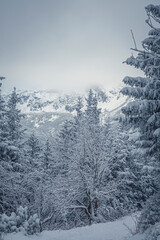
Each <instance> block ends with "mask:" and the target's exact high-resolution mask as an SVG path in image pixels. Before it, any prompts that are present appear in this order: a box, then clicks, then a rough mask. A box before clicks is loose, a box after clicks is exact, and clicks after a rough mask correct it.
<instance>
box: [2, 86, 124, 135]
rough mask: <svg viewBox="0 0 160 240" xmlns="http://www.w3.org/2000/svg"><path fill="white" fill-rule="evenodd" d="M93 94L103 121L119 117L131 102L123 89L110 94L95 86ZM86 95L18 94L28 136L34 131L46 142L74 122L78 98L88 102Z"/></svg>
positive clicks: (112, 91) (40, 92) (111, 91)
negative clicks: (122, 109)
mask: <svg viewBox="0 0 160 240" xmlns="http://www.w3.org/2000/svg"><path fill="white" fill-rule="evenodd" d="M93 91H94V93H95V94H96V95H97V97H98V101H99V103H98V105H99V106H98V107H99V108H101V111H102V114H101V120H102V122H104V121H105V119H106V118H107V117H113V116H115V117H116V116H119V114H120V109H121V107H122V106H124V105H125V104H126V103H127V102H128V99H127V98H126V97H124V96H123V95H122V94H120V92H119V91H120V89H112V90H109V91H107V90H105V89H102V88H99V87H96V88H94V89H93ZM87 94H88V92H84V93H70V94H66V93H60V92H55V91H36V92H28V91H25V92H18V95H19V98H20V103H19V106H18V107H19V109H21V111H22V113H24V114H25V118H24V120H23V122H22V124H23V126H24V127H25V128H26V129H27V135H29V134H31V133H32V132H33V131H34V132H35V134H36V135H37V136H38V137H41V138H43V139H46V138H48V137H49V136H52V135H53V134H55V132H57V131H59V129H60V128H61V125H62V124H63V122H64V121H65V120H66V119H72V118H73V116H74V115H75V112H76V111H75V108H76V104H77V99H78V97H81V98H82V100H83V102H84V103H85V98H86V97H87ZM7 97H8V96H6V98H7Z"/></svg>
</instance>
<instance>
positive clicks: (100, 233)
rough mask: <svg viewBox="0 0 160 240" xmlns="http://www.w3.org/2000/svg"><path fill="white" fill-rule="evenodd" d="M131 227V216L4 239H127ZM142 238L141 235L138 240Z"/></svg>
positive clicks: (132, 222) (11, 235)
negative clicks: (69, 228) (86, 225)
mask: <svg viewBox="0 0 160 240" xmlns="http://www.w3.org/2000/svg"><path fill="white" fill-rule="evenodd" d="M129 229H132V230H133V231H134V229H135V222H134V219H133V218H132V217H131V216H128V217H124V218H121V219H119V220H117V221H114V222H108V223H101V224H93V225H92V226H88V227H81V228H75V229H71V230H65V231H63V230H58V231H43V232H42V233H41V234H40V235H37V236H36V235H34V236H24V235H23V234H22V233H15V234H14V233H12V234H8V235H6V236H5V238H4V240H29V239H32V240H82V239H83V240H127V239H128V238H129V237H130V235H131V233H130V231H129ZM136 239H137V238H136ZM141 239H142V238H140V237H139V238H138V239H137V240H141Z"/></svg>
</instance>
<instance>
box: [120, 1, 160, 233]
mask: <svg viewBox="0 0 160 240" xmlns="http://www.w3.org/2000/svg"><path fill="white" fill-rule="evenodd" d="M145 10H146V13H147V17H148V18H147V20H146V23H147V24H148V26H149V27H150V31H149V33H148V35H149V36H148V37H147V38H146V39H144V40H143V41H142V47H143V50H138V49H133V50H135V51H136V52H137V53H138V54H137V56H136V57H134V56H131V57H130V58H128V59H127V60H126V61H125V63H126V64H128V65H131V66H134V67H135V68H139V69H141V70H142V71H143V72H144V74H145V76H146V77H145V78H142V77H136V78H134V77H125V78H124V80H123V82H124V83H125V84H126V85H128V86H127V87H125V88H123V89H122V93H123V94H124V95H127V96H129V97H133V98H134V100H133V101H131V102H130V103H129V104H128V105H127V106H126V107H124V108H123V109H122V111H123V113H124V114H125V116H126V119H127V120H128V122H130V123H131V124H133V125H134V126H136V127H138V128H139V130H140V133H141V135H140V139H139V146H141V147H144V149H145V153H146V154H147V156H148V159H149V160H150V162H149V164H150V165H151V166H152V167H154V168H155V172H156V177H155V183H156V193H155V195H154V197H153V198H151V200H149V201H148V203H147V207H146V208H145V210H144V212H143V213H142V217H141V224H140V225H141V226H142V227H143V228H144V229H146V228H147V227H148V226H150V225H154V224H155V223H156V222H158V221H160V207H159V206H160V187H159V186H160V185H159V182H160V172H159V169H160V28H159V24H160V5H158V6H156V5H152V4H150V5H148V6H147V7H146V8H145ZM153 22H155V24H154V25H153ZM150 155H152V158H151V157H149V156H150ZM153 199H155V200H154V201H153ZM158 216H159V217H158ZM144 226H145V227H144Z"/></svg>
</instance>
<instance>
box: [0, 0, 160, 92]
mask: <svg viewBox="0 0 160 240" xmlns="http://www.w3.org/2000/svg"><path fill="white" fill-rule="evenodd" d="M149 3H153V4H159V0H152V2H151V1H148V0H0V75H2V76H5V77H6V80H5V83H4V84H3V86H4V89H9V90H10V89H11V88H13V87H14V86H16V87H17V89H23V90H24V89H37V90H38V89H40V90H42V89H63V90H65V89H66V90H70V89H71V90H73V89H74V88H75V89H79V88H82V87H86V86H88V85H89V84H92V85H94V84H98V85H103V86H105V87H107V86H108V87H109V88H110V87H114V86H117V85H119V84H120V83H121V82H122V79H123V78H124V77H125V76H126V75H130V76H137V75H140V74H141V72H140V71H138V70H136V69H134V68H132V67H130V66H127V65H125V64H122V62H123V61H124V60H125V59H126V58H127V57H129V56H130V55H131V53H132V51H131V50H130V48H131V47H133V46H134V44H133V40H132V37H131V33H130V29H132V30H133V32H134V35H135V39H136V42H137V45H138V46H139V47H141V41H142V40H143V39H144V38H145V37H146V36H147V33H148V30H149V28H148V26H147V24H146V23H145V19H146V13H145V9H144V7H145V6H146V5H147V4H149Z"/></svg>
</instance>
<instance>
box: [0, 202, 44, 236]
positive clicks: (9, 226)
mask: <svg viewBox="0 0 160 240" xmlns="http://www.w3.org/2000/svg"><path fill="white" fill-rule="evenodd" d="M0 232H4V233H11V232H23V233H24V234H29V235H31V234H34V233H37V232H39V219H38V216H37V214H34V215H31V216H28V213H27V207H25V208H23V207H22V206H20V207H19V208H18V209H17V211H16V213H14V212H12V213H11V215H10V216H7V215H6V214H5V213H4V214H2V215H0Z"/></svg>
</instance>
